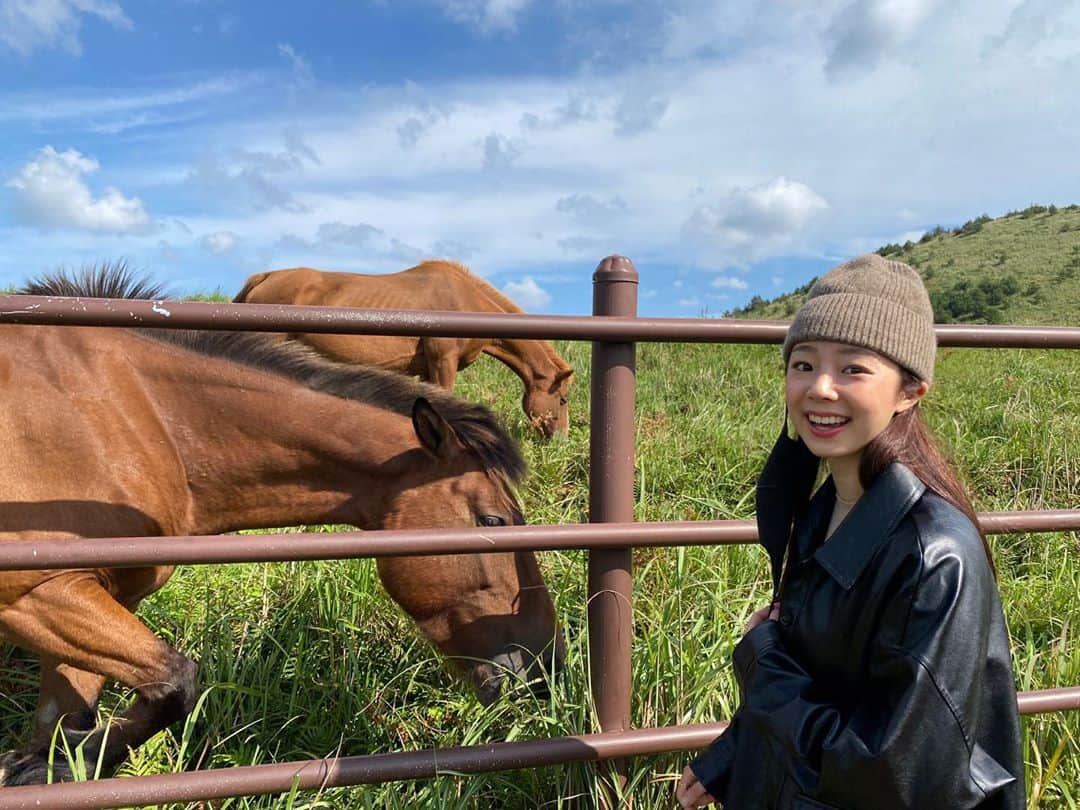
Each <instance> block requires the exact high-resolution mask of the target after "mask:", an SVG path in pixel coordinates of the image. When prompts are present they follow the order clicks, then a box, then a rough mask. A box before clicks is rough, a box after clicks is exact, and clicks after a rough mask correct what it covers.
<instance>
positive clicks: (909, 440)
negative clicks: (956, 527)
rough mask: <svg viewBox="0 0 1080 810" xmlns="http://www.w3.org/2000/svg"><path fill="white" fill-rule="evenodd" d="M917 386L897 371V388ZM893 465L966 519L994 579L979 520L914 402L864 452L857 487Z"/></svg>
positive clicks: (867, 484) (907, 374) (904, 372)
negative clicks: (913, 475) (942, 499)
mask: <svg viewBox="0 0 1080 810" xmlns="http://www.w3.org/2000/svg"><path fill="white" fill-rule="evenodd" d="M920 382H921V381H920V380H919V378H918V377H916V376H915V375H914V374H912V373H911V372H910V371H908V370H907V369H905V368H901V369H900V385H901V387H902V388H903V389H904V390H905V391H911V390H913V389H915V388H918V386H919V384H920ZM894 461H899V462H900V463H901V464H903V465H904V466H905V467H907V468H908V469H909V470H911V471H912V472H913V473H914V474H915V475H916V477H918V479H919V480H920V481H922V482H923V483H924V484H926V486H927V487H928V488H930V489H932V490H933V491H934V492H936V493H937V494H938V495H940V496H941V497H942V498H944V499H945V500H947V501H948V502H949V503H951V504H952V505H953V506H955V507H956V508H957V509H959V510H960V511H961V512H963V513H964V514H965V515H967V516H968V519H969V520H970V521H971V522H972V524H974V526H975V530H976V531H977V532H978V533H979V537H980V538H982V544H983V549H984V550H985V551H986V559H987V561H988V562H989V563H990V570H991V571H994V575H995V577H996V576H997V572H996V570H995V569H994V558H993V556H992V555H991V554H990V545H989V543H987V542H986V535H985V534H984V533H983V530H982V528H981V527H980V526H979V519H978V517H976V515H975V508H974V507H973V506H972V505H971V499H970V498H969V497H968V494H967V489H965V487H964V485H963V483H962V482H961V481H960V476H959V475H957V473H956V470H955V469H954V468H953V465H952V464H951V463H950V462H949V460H948V459H947V458H946V457H945V454H944V453H943V452H942V451H941V448H940V447H939V446H938V443H937V440H936V439H935V438H934V434H933V433H931V432H930V429H929V428H928V427H927V426H926V423H925V422H924V421H923V418H922V413H921V412H920V411H919V404H918V403H917V402H916V403H915V405H913V406H912V407H910V408H908V409H907V410H906V411H902V412H900V413H898V414H896V415H894V416H893V418H892V421H891V422H889V424H888V425H887V426H886V428H885V429H884V430H883V431H881V433H879V434H878V435H877V436H875V437H874V438H873V439H872V440H871V441H870V443H869V444H868V445H866V447H865V448H864V449H863V454H862V458H861V459H860V460H859V483H860V484H862V487H863V489H869V487H870V484H871V483H872V482H873V481H874V479H875V478H877V477H878V475H880V474H881V472H882V471H883V470H884V469H885V468H886V467H888V466H889V465H890V464H892V463H893V462H894Z"/></svg>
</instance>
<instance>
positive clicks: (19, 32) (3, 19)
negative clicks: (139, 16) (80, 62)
mask: <svg viewBox="0 0 1080 810" xmlns="http://www.w3.org/2000/svg"><path fill="white" fill-rule="evenodd" d="M87 14H89V15H92V16H95V17H99V18H100V19H102V20H105V21H106V22H108V23H110V24H111V25H112V26H114V27H115V28H122V29H131V28H133V27H134V26H133V24H132V22H131V20H130V19H129V18H128V16H127V15H126V14H125V13H124V10H123V8H121V6H120V4H119V3H116V2H113V0H45V2H41V0H0V45H2V46H6V47H7V48H10V49H11V50H13V51H15V53H17V54H19V55H20V56H22V57H24V58H25V57H27V56H29V55H30V54H31V53H33V52H34V51H35V50H36V49H38V48H41V47H51V46H54V45H56V46H59V47H61V48H63V49H64V50H65V51H67V52H68V53H70V54H72V55H73V56H78V55H80V54H81V53H82V43H81V42H80V41H79V28H80V26H81V25H82V17H83V15H87Z"/></svg>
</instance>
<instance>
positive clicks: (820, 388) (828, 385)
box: [810, 374, 836, 399]
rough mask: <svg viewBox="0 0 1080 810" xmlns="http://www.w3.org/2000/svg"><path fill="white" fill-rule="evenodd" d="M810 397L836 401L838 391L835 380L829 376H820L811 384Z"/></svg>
mask: <svg viewBox="0 0 1080 810" xmlns="http://www.w3.org/2000/svg"><path fill="white" fill-rule="evenodd" d="M810 396H812V397H815V398H816V399H835V398H836V389H835V388H834V387H833V379H832V377H831V376H830V375H828V374H818V375H817V376H815V377H814V380H813V382H812V383H811V384H810Z"/></svg>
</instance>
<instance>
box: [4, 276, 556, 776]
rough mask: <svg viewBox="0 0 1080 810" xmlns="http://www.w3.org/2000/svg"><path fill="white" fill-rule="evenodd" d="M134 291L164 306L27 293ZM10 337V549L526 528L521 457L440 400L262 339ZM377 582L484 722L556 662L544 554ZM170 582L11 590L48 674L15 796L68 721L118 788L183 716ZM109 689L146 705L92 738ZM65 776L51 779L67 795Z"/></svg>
mask: <svg viewBox="0 0 1080 810" xmlns="http://www.w3.org/2000/svg"><path fill="white" fill-rule="evenodd" d="M135 288H139V291H141V292H142V293H144V296H143V297H156V296H153V295H146V293H148V292H150V293H152V292H153V291H152V289H150V288H145V287H139V285H137V284H132V283H130V279H128V278H124V277H120V278H118V277H117V274H116V273H111V272H109V271H105V272H103V273H99V274H98V275H97V276H95V277H93V278H90V277H88V278H87V279H85V280H84V283H82V284H81V285H80V284H72V283H71V282H70V280H68V279H62V278H61V279H59V280H58V279H55V278H54V279H51V280H50V279H47V280H46V283H44V284H40V283H39V284H36V285H31V286H30V287H28V288H27V289H26V290H24V292H29V293H34V294H51V293H57V294H70V293H78V292H81V293H82V294H84V295H89V296H93V297H120V296H122V295H123V294H124V293H125V292H131V291H132V290H133V289H135ZM129 297H130V296H129ZM0 330H2V335H3V340H2V341H0V385H2V388H0V390H2V391H3V392H4V398H5V402H4V407H3V408H2V409H0V443H2V444H0V446H3V447H4V463H3V465H2V467H0V470H2V472H0V476H2V479H0V480H2V488H3V489H2V491H3V493H4V497H5V499H6V502H4V503H2V504H0V542H18V541H20V540H27V539H35V538H48V537H106V536H144V535H191V534H212V533H219V532H227V531H232V530H236V529H242V528H270V527H275V526H288V525H296V524H322V523H347V524H352V525H355V526H358V527H360V528H363V529H401V528H407V527H454V526H457V527H467V526H497V525H503V524H511V523H521V522H522V515H521V512H520V509H519V508H518V506H517V502H516V500H515V497H514V493H513V489H512V484H513V483H514V482H515V481H517V480H519V479H520V477H521V475H522V474H523V473H524V469H525V468H524V462H523V460H522V457H521V455H520V452H519V450H518V448H517V447H516V445H515V444H514V442H513V440H512V439H511V438H510V437H509V436H508V435H507V434H506V433H505V431H504V430H503V428H502V427H500V425H499V424H498V423H497V421H496V420H495V419H494V417H493V416H492V414H491V413H490V411H488V410H487V409H485V408H483V407H481V406H479V405H475V404H472V403H468V402H465V401H463V400H461V399H458V398H455V397H453V396H452V395H450V394H447V393H445V392H443V391H442V390H441V389H438V388H436V387H434V386H431V385H427V384H425V383H420V382H417V381H416V380H413V379H410V378H408V377H404V376H401V375H398V374H392V373H389V372H385V371H381V370H378V369H368V368H360V367H355V366H346V365H340V364H335V363H331V362H329V361H327V360H325V359H323V358H321V357H319V356H318V355H316V354H315V353H314V352H312V351H311V350H310V349H307V348H305V347H303V346H301V345H300V344H298V343H285V342H281V341H280V340H273V339H269V338H267V337H266V336H264V335H257V334H243V333H223V332H216V333H215V332H173V331H163V330H157V331H155V330H144V331H136V330H126V329H105V328H70V327H68V328H64V327H50V326H14V325H7V326H3V327H0ZM378 571H379V575H380V577H381V579H382V582H383V585H384V586H385V588H386V590H387V591H388V592H389V593H390V595H391V596H392V597H393V598H394V599H395V600H396V601H397V602H398V603H399V604H400V605H401V606H402V607H403V608H404V609H405V610H406V611H407V612H408V613H409V615H410V616H412V617H413V618H414V619H415V621H416V623H417V624H418V625H419V627H420V629H421V630H422V631H423V633H424V634H425V635H426V636H427V637H428V638H429V639H431V641H432V642H433V643H434V644H435V645H436V646H437V647H438V648H439V649H440V650H442V651H443V652H444V653H445V654H446V655H448V656H450V657H451V659H452V660H454V661H455V662H456V664H457V665H458V667H459V668H460V670H461V671H462V672H463V673H464V675H465V676H466V677H467V678H469V679H470V680H471V681H472V682H473V683H474V684H475V685H476V687H477V689H478V690H479V694H480V697H481V699H482V700H483V701H484V702H485V703H486V702H490V701H491V700H493V699H494V698H495V696H496V695H497V694H498V692H499V688H500V687H499V682H500V678H501V677H502V675H503V674H504V673H505V672H506V671H510V672H513V673H519V674H521V675H523V676H525V677H530V676H532V675H539V674H540V673H539V672H538V671H537V670H538V669H539V667H541V666H544V665H548V666H551V665H554V666H556V667H557V666H558V664H559V663H560V661H561V658H562V655H563V650H564V644H563V641H562V637H561V634H560V632H559V630H558V629H557V625H556V620H555V613H554V608H553V605H552V602H551V597H550V595H549V593H548V591H547V588H546V586H545V585H544V583H543V581H542V579H541V576H540V571H539V568H538V566H537V562H536V559H535V557H534V555H533V554H532V553H499V554H487V555H454V556H440V557H409V558H397V559H382V560H379V561H378ZM172 572H173V569H172V567H164V566H162V567H146V568H124V569H98V570H50V571H15V572H0V636H2V637H3V638H4V639H6V640H8V641H10V642H13V643H15V644H17V645H20V646H22V647H25V648H27V649H30V650H32V651H34V652H36V653H37V654H38V655H39V656H40V657H41V671H42V674H41V695H40V700H39V703H38V708H37V715H36V727H35V733H34V735H33V739H32V742H31V744H30V745H29V746H27V747H25V748H23V749H21V750H19V751H14V752H10V753H8V754H6V755H4V756H3V757H2V758H0V770H2V774H0V783H3V784H20V783H28V782H37V781H42V780H43V778H44V776H45V773H46V762H47V758H48V756H49V750H48V749H49V740H50V737H51V735H52V733H53V730H54V728H55V725H56V723H57V721H60V722H61V723H62V728H63V729H64V731H65V734H66V735H67V738H68V740H69V742H70V741H78V740H84V741H85V743H84V744H85V748H84V751H85V753H86V756H87V760H88V761H90V762H93V761H95V758H97V757H100V761H102V762H103V763H104V765H105V767H112V766H114V765H115V764H117V763H118V762H120V761H121V760H122V759H123V758H124V756H125V755H126V752H127V750H128V749H129V748H131V747H134V746H137V745H139V744H141V743H142V742H144V741H145V740H146V739H148V738H149V737H150V736H151V735H152V734H154V733H155V732H157V731H158V730H160V729H162V728H164V727H165V726H166V725H168V724H170V723H172V722H173V721H175V720H178V719H180V718H182V717H184V716H186V715H187V714H188V713H189V712H190V710H191V708H192V706H193V703H194V701H195V698H196V696H197V691H198V687H197V683H196V666H195V663H194V662H193V661H191V660H190V659H188V658H186V657H185V656H184V655H182V654H181V653H179V652H177V651H176V650H175V649H173V648H172V647H170V646H169V645H168V644H167V643H165V642H164V641H163V640H162V639H160V638H158V637H157V636H155V635H154V634H153V633H152V632H151V631H150V630H149V629H148V628H147V627H146V626H145V625H144V624H143V623H142V622H140V621H139V619H137V618H136V617H135V615H134V610H135V608H136V606H137V605H138V604H139V602H140V600H142V599H143V598H144V597H146V596H147V595H148V594H151V593H153V592H154V591H156V590H157V589H158V588H160V587H161V586H162V585H163V584H165V582H166V581H167V580H168V579H169V577H170V576H171V574H172ZM537 655H539V656H540V657H539V658H537V657H536V656H537ZM106 678H110V679H113V680H116V681H119V682H120V683H122V684H124V685H125V686H127V687H130V688H131V689H133V690H135V692H136V693H137V696H138V697H137V700H136V702H135V703H134V705H133V706H132V707H131V708H130V709H129V710H128V711H126V712H125V713H123V714H122V715H120V716H118V717H117V718H116V719H115V720H113V721H112V722H111V724H109V725H108V726H98V727H96V728H95V719H96V718H95V714H96V713H95V707H96V703H97V700H98V696H99V694H100V692H101V689H102V685H103V682H104V681H105V679H106ZM342 686H343V687H346V686H347V684H342ZM62 762H63V757H62V756H59V757H57V763H58V764H57V773H56V775H57V776H58V777H59V778H61V779H63V778H68V777H69V776H70V773H69V772H68V770H67V768H66V766H65V765H63V764H62Z"/></svg>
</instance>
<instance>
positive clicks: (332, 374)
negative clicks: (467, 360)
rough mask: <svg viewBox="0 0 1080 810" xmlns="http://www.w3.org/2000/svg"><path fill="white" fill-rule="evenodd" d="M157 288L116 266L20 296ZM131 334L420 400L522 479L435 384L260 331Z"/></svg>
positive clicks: (494, 433)
mask: <svg viewBox="0 0 1080 810" xmlns="http://www.w3.org/2000/svg"><path fill="white" fill-rule="evenodd" d="M163 290H164V288H163V287H162V286H161V285H158V284H155V283H153V282H152V281H150V280H149V279H146V278H137V277H135V276H134V275H133V274H132V273H131V271H129V270H128V268H127V265H126V264H125V263H123V262H120V263H117V264H115V265H109V264H103V265H99V266H96V267H91V268H89V269H86V268H84V269H83V270H82V271H80V272H79V273H77V274H70V273H69V272H68V271H66V270H60V271H57V272H55V273H50V274H47V275H44V276H42V277H41V278H39V279H37V280H34V281H31V282H28V283H27V285H26V286H25V287H23V288H22V289H21V290H20V291H19V292H20V293H23V294H27V295H65V296H81V297H92V298H127V299H139V300H155V299H160V298H162V297H163ZM134 331H136V332H138V333H139V334H141V335H144V336H146V337H149V338H152V339H153V340H156V341H159V342H161V343H171V344H173V345H174V346H178V347H180V348H182V349H187V350H189V351H193V352H198V353H199V354H203V355H207V356H210V357H219V358H222V359H224V360H229V361H231V362H234V363H239V364H241V365H245V366H250V367H252V368H257V369H260V370H263V371H267V372H270V373H272V374H278V375H280V376H284V377H288V378H290V379H293V380H296V381H297V382H299V383H301V384H303V385H306V386H307V387H308V388H311V389H314V390H316V391H324V392H326V393H328V394H333V395H334V396H339V397H342V398H343V399H352V400H357V401H360V402H365V403H368V404H370V405H374V406H376V407H379V408H382V409H384V410H388V411H392V412H394V413H397V414H400V415H402V416H411V414H412V408H413V404H414V403H415V402H416V400H417V399H419V398H421V397H423V398H424V399H427V400H428V401H429V402H430V403H431V404H432V406H433V407H434V408H435V410H436V411H438V413H439V414H440V415H441V416H442V417H443V418H444V419H446V421H447V422H449V423H450V425H451V426H452V427H453V428H454V431H455V432H456V433H457V435H458V438H459V439H460V440H461V441H462V443H463V444H465V445H466V446H467V447H468V448H469V449H470V450H472V451H473V452H475V453H476V454H477V455H478V456H479V457H480V461H481V463H482V464H483V465H484V467H485V468H487V469H488V470H490V471H492V472H495V473H498V474H500V475H502V476H504V477H505V478H507V479H508V480H509V481H511V482H518V481H520V480H521V478H522V477H523V476H524V474H525V460H524V458H523V457H522V455H521V451H520V449H519V448H518V446H517V443H516V442H515V441H514V440H513V439H512V438H511V437H510V435H509V434H508V433H507V432H506V429H505V428H504V427H503V426H502V425H501V424H500V423H499V421H498V419H496V418H495V415H494V414H493V413H492V412H491V411H490V410H489V409H488V408H486V407H484V406H483V405H478V404H476V403H474V402H469V401H467V400H464V399H461V398H459V397H455V396H453V395H452V394H448V393H447V392H446V391H444V390H443V389H441V388H438V387H437V386H434V385H430V384H428V383H424V382H420V381H418V380H416V379H414V378H412V377H408V376H405V375H403V374H397V373H395V372H391V371H384V370H383V369H379V368H372V367H370V366H359V365H350V364H346V363H335V362H333V361H331V360H327V359H326V358H324V357H322V355H320V354H318V353H317V352H316V351H315V350H314V349H311V348H309V347H307V346H304V345H303V344H301V343H297V342H295V341H287V342H286V341H281V340H280V339H279V338H277V337H275V336H273V335H268V334H265V333H259V332H224V331H208V330H187V329H136V330H134Z"/></svg>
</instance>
